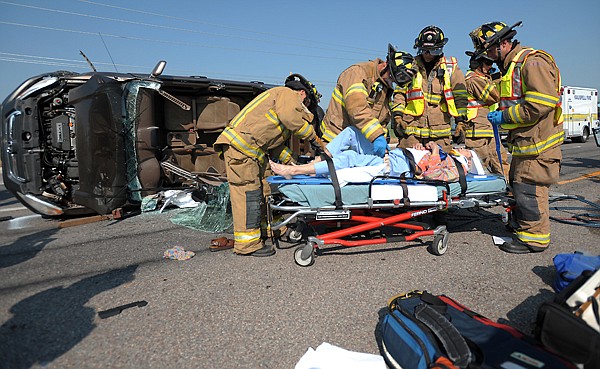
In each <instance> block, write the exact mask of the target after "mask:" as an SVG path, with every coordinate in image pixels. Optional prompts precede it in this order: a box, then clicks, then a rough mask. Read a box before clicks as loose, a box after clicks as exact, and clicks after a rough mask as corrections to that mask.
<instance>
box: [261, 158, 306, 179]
mask: <svg viewBox="0 0 600 369" xmlns="http://www.w3.org/2000/svg"><path fill="white" fill-rule="evenodd" d="M269 165H270V166H271V170H273V173H275V174H277V175H280V176H282V177H284V178H285V179H291V178H292V177H293V176H295V175H297V174H315V164H314V163H313V162H311V163H308V164H302V165H287V164H278V163H275V162H273V161H271V160H269Z"/></svg>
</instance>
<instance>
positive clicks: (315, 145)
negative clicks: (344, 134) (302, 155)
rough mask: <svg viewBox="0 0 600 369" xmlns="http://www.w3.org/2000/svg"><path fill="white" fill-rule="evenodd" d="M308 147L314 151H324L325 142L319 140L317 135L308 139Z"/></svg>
mask: <svg viewBox="0 0 600 369" xmlns="http://www.w3.org/2000/svg"><path fill="white" fill-rule="evenodd" d="M310 147H311V149H313V151H314V152H315V153H320V152H325V151H326V145H325V142H323V140H321V139H320V138H319V137H315V138H313V139H312V140H310Z"/></svg>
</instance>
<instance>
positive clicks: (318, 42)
mask: <svg viewBox="0 0 600 369" xmlns="http://www.w3.org/2000/svg"><path fill="white" fill-rule="evenodd" d="M77 1H79V2H82V3H88V4H93V5H98V6H104V7H108V8H113V9H119V10H125V11H129V12H134V13H139V14H145V15H152V16H155V17H159V18H167V19H173V20H177V21H184V22H188V23H197V24H202V25H207V26H210V27H220V28H226V29H231V30H234V31H242V32H245V33H254V34H257V35H264V36H269V37H275V38H280V39H283V38H285V39H290V40H296V41H302V42H308V43H311V44H321V45H326V46H336V47H345V48H351V49H354V50H362V51H367V52H370V53H377V52H379V51H376V50H371V49H363V48H359V47H355V46H348V45H342V44H334V43H328V42H322V41H315V40H308V39H303V38H296V37H290V36H286V37H282V36H281V35H280V34H274V33H268V32H258V31H254V30H249V29H245V28H239V27H232V26H227V25H223V24H217V23H209V22H203V21H198V20H193V19H186V18H182V17H175V16H172V15H166V14H161V13H153V12H149V11H145V10H139V9H132V8H124V7H121V6H116V5H109V4H103V3H99V2H96V1H89V0H77ZM294 46H296V45H295V44H294Z"/></svg>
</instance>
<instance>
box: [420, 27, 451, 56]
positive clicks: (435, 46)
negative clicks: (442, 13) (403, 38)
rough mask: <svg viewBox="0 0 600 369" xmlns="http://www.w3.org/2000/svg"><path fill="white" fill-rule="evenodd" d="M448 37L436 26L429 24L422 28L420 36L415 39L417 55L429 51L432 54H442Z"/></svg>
mask: <svg viewBox="0 0 600 369" xmlns="http://www.w3.org/2000/svg"><path fill="white" fill-rule="evenodd" d="M447 42H448V39H447V38H445V37H444V32H442V30H441V29H439V28H438V27H436V26H427V27H425V28H423V29H422V30H421V32H420V33H419V36H418V37H417V38H416V39H415V46H413V48H415V49H417V55H421V54H423V52H424V51H428V52H429V53H430V54H431V55H442V53H443V52H444V51H443V48H444V45H446V43H447Z"/></svg>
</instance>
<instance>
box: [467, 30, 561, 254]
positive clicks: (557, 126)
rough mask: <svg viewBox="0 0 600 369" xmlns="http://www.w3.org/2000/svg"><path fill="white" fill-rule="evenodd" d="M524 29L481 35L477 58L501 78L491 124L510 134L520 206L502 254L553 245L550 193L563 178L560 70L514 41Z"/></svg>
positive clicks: (545, 57)
mask: <svg viewBox="0 0 600 369" xmlns="http://www.w3.org/2000/svg"><path fill="white" fill-rule="evenodd" d="M520 24H521V22H518V23H516V24H515V25H513V26H511V27H508V26H507V25H506V24H505V23H502V22H491V23H486V24H484V25H482V26H481V28H480V30H479V33H478V36H479V38H480V40H481V46H480V48H479V50H478V52H481V53H486V54H487V56H489V57H490V58H492V59H493V60H494V61H495V62H496V64H497V65H498V67H499V68H500V71H501V72H502V77H501V81H500V106H499V110H498V111H493V112H490V113H489V114H488V119H489V121H490V122H491V123H492V124H494V125H497V126H501V127H502V128H503V129H506V130H508V138H507V142H508V149H509V151H510V152H511V154H512V159H511V165H510V172H509V183H510V186H511V189H512V193H513V195H514V197H515V202H516V208H515V210H514V211H513V217H512V219H511V222H510V223H509V228H511V229H512V230H513V231H514V232H515V233H514V237H513V240H512V241H511V242H505V243H503V244H502V245H500V249H501V250H503V251H506V252H510V253H515V254H524V253H531V252H541V251H544V250H546V249H547V248H548V245H549V244H550V213H549V204H548V193H549V189H550V185H552V184H554V183H556V182H557V181H558V178H559V171H560V161H561V159H562V154H561V147H560V146H561V144H562V143H563V140H564V132H563V127H562V109H561V106H560V93H559V92H560V87H561V86H560V83H561V82H560V73H559V70H558V67H557V66H556V63H555V61H554V58H553V57H552V56H551V55H550V54H548V53H547V52H545V51H542V50H536V49H532V48H529V47H523V46H521V44H520V43H519V42H518V41H517V40H513V37H514V36H515V35H516V33H517V31H516V30H515V29H514V28H515V27H517V26H519V25H520ZM476 52H477V51H476Z"/></svg>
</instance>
